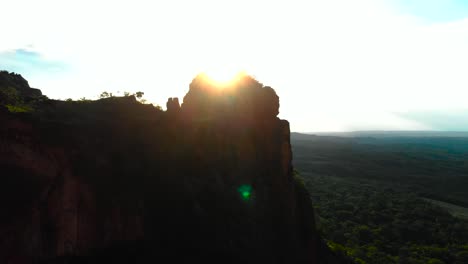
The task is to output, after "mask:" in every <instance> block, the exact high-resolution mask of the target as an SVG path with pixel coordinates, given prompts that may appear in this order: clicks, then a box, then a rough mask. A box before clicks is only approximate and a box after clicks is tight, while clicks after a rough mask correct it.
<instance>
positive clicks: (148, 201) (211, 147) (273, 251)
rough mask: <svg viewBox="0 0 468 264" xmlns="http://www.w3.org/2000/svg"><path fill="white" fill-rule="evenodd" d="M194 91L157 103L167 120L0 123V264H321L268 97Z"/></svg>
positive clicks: (153, 115) (52, 116)
mask: <svg viewBox="0 0 468 264" xmlns="http://www.w3.org/2000/svg"><path fill="white" fill-rule="evenodd" d="M204 78H206V77H204V76H197V77H196V78H195V79H194V80H193V82H192V83H191V84H190V90H189V92H188V93H187V95H186V96H185V97H184V102H183V104H182V106H181V107H179V103H178V100H177V98H172V99H171V98H170V99H169V100H168V103H167V112H168V113H171V112H177V111H179V109H180V113H181V115H182V117H183V118H180V119H179V118H171V117H170V116H169V118H165V116H166V115H165V114H164V113H163V112H162V111H160V110H157V109H156V108H154V107H152V106H148V105H143V104H140V103H138V102H137V101H135V100H134V98H133V99H132V100H128V99H125V100H123V99H122V100H120V99H118V98H116V99H112V98H109V99H103V100H98V101H94V102H93V101H92V102H60V101H56V102H54V103H52V104H49V105H48V106H47V107H48V108H47V109H44V110H43V111H41V112H40V114H41V116H34V115H32V117H31V118H29V119H28V118H26V119H25V118H23V117H21V116H20V115H14V114H11V113H6V114H5V115H0V124H2V126H1V129H0V167H1V168H2V177H1V179H0V180H1V181H2V182H1V184H0V206H1V208H2V211H3V213H4V215H3V217H0V234H1V236H0V262H1V263H8V261H9V260H11V259H17V258H18V256H20V257H22V258H26V259H31V260H33V261H46V262H48V261H50V262H51V263H52V262H53V263H57V262H58V263H60V261H62V263H70V262H68V261H70V259H71V260H73V261H75V263H148V262H149V261H150V262H162V263H179V262H182V263H184V262H185V263H187V262H192V263H201V262H211V261H216V262H218V263H334V262H333V261H330V259H332V258H330V257H329V256H331V255H330V254H331V253H330V252H329V251H328V250H327V249H326V246H324V244H323V242H321V240H320V237H319V235H318V234H317V230H316V227H315V222H314V212H313V209H312V206H311V204H310V198H309V196H308V193H307V191H306V190H305V189H304V187H303V186H301V185H300V184H298V183H297V182H296V181H295V179H294V177H293V175H292V165H291V161H292V154H291V145H290V129H289V123H288V122H287V121H286V120H280V119H278V118H277V117H276V116H277V114H278V109H279V99H278V96H277V95H276V93H275V92H274V90H273V89H272V88H270V87H264V86H263V85H262V84H261V83H259V82H258V81H256V80H254V79H253V78H252V77H249V76H246V75H243V76H239V77H238V79H237V82H235V83H232V84H229V85H226V86H225V87H216V85H215V84H214V83H210V82H208V80H206V79H204ZM20 82H21V80H20Z"/></svg>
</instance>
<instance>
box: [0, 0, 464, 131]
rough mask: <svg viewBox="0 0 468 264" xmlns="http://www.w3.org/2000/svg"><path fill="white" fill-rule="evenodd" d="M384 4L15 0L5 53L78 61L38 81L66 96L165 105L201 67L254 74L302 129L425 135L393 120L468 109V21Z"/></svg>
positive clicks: (365, 0)
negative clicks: (141, 96)
mask: <svg viewBox="0 0 468 264" xmlns="http://www.w3.org/2000/svg"><path fill="white" fill-rule="evenodd" d="M386 3H387V2H385V1H370V0H359V1H345V0H343V1H338V0H333V1H285V0H284V1H239V0H238V1H53V0H45V1H33V0H31V1H26V0H17V1H7V2H5V3H2V6H5V7H4V8H2V9H4V10H8V11H7V12H4V14H2V16H1V17H0V24H1V25H8V26H4V27H3V28H2V35H3V36H5V38H4V39H2V41H0V51H2V50H7V49H10V50H11V49H17V48H24V47H29V48H30V49H34V50H35V51H38V52H40V53H41V54H42V55H43V56H44V58H46V59H51V60H61V61H64V62H66V63H67V64H69V66H70V71H69V72H68V74H63V75H60V76H43V77H37V76H36V77H34V78H35V79H33V80H31V79H30V83H31V84H32V85H33V86H36V87H40V88H42V89H43V91H44V92H45V93H46V94H49V95H51V96H52V97H60V98H67V97H75V98H77V97H81V96H87V97H91V96H95V95H98V94H99V93H100V92H101V91H103V90H113V91H117V90H120V91H123V90H126V91H136V90H143V91H145V94H146V95H147V96H148V97H149V99H150V100H153V101H155V102H157V103H159V104H164V102H165V100H166V98H167V97H170V96H179V97H182V96H183V95H184V94H185V92H186V91H187V89H188V84H189V82H190V80H191V78H192V77H193V76H194V75H195V74H196V73H197V72H198V71H200V70H203V69H208V70H209V69H210V68H217V67H225V66H226V65H227V66H228V67H229V68H241V69H246V70H247V71H249V72H251V73H252V74H253V75H255V76H257V77H258V79H259V80H260V81H262V82H264V83H265V84H267V85H271V86H273V87H274V88H275V89H276V90H277V92H278V94H279V95H280V97H281V116H282V117H283V118H287V119H291V120H294V122H292V129H293V130H302V131H310V130H327V129H328V128H327V127H330V128H331V129H334V130H336V129H338V130H347V129H354V127H359V128H360V129H361V127H362V129H366V128H367V129H378V128H387V127H391V128H393V127H395V128H398V127H400V128H401V129H419V128H421V127H424V125H422V124H415V123H413V122H409V121H405V120H401V118H400V119H399V118H398V117H397V116H396V115H392V114H391V113H392V112H395V111H400V112H401V111H410V110H421V109H422V110H424V109H433V110H434V109H435V110H437V109H448V108H464V107H466V98H468V89H467V88H468V78H466V73H467V72H468V49H466V47H468V20H460V21H455V22H451V23H443V24H441V23H439V24H427V23H425V22H424V21H422V20H419V19H418V18H416V17H410V16H407V15H405V16H402V15H400V14H398V13H396V12H395V10H394V9H393V8H392V7H391V6H388V5H386ZM25 75H26V78H27V77H28V76H27V74H25ZM369 113H379V114H369ZM331 119H333V120H331Z"/></svg>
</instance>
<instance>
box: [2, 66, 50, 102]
mask: <svg viewBox="0 0 468 264" xmlns="http://www.w3.org/2000/svg"><path fill="white" fill-rule="evenodd" d="M5 88H13V89H15V90H17V91H18V93H19V96H21V97H24V98H27V99H30V98H34V97H39V96H41V95H42V92H41V90H39V89H35V88H31V87H29V83H28V81H26V79H24V78H23V76H21V75H20V74H16V73H9V72H7V71H0V89H5Z"/></svg>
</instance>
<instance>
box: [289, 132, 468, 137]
mask: <svg viewBox="0 0 468 264" xmlns="http://www.w3.org/2000/svg"><path fill="white" fill-rule="evenodd" d="M292 135H293V136H296V138H307V136H310V135H315V136H335V137H375V138H382V137H468V131H350V132H310V133H296V132H293V133H292Z"/></svg>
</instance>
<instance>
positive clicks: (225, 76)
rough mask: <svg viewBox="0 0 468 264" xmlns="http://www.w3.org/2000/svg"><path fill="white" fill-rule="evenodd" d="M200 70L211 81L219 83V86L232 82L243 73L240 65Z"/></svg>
mask: <svg viewBox="0 0 468 264" xmlns="http://www.w3.org/2000/svg"><path fill="white" fill-rule="evenodd" d="M202 72H203V74H204V75H205V76H206V77H207V78H208V79H209V80H210V81H211V82H214V83H215V84H217V85H219V87H223V86H224V85H228V84H230V83H232V82H233V81H235V80H236V79H237V78H238V77H239V76H240V75H242V74H244V73H245V71H244V70H242V69H241V68H240V67H232V66H230V65H219V66H216V67H209V68H205V69H204V70H203V71H202Z"/></svg>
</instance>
